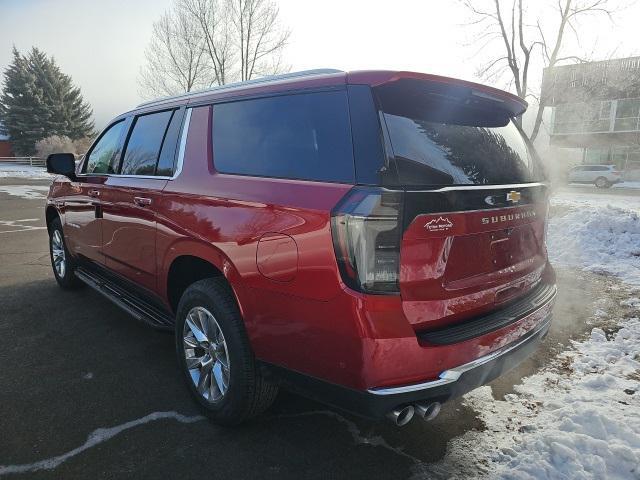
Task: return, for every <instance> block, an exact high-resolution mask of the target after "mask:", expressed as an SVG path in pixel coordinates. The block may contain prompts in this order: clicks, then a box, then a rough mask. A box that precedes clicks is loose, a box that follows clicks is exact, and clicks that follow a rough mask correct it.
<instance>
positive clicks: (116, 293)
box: [74, 267, 175, 330]
mask: <svg viewBox="0 0 640 480" xmlns="http://www.w3.org/2000/svg"><path fill="white" fill-rule="evenodd" d="M74 273H75V275H76V277H78V278H79V279H80V280H82V281H83V282H84V283H86V284H87V285H89V286H90V287H91V288H93V289H94V290H97V291H98V292H99V293H101V294H102V295H104V296H105V297H107V298H108V299H109V300H111V301H112V302H113V303H115V304H116V305H117V306H119V307H120V308H122V309H123V310H124V311H125V312H127V313H128V314H129V315H131V316H132V317H134V318H135V319H136V320H139V321H141V322H144V323H146V324H147V325H150V326H152V327H154V328H158V329H161V330H173V328H174V324H175V323H174V319H173V317H172V316H171V315H170V313H169V312H168V311H162V310H161V309H159V308H158V307H156V306H154V305H152V304H150V303H149V302H145V301H144V300H142V299H140V298H138V297H136V296H134V295H132V294H131V293H129V292H127V290H126V289H124V288H123V287H121V286H120V285H118V284H116V283H115V282H113V281H112V280H110V279H108V278H106V277H105V276H103V275H100V274H99V273H96V272H93V271H89V270H87V269H85V268H82V267H78V268H76V270H75V272H74Z"/></svg>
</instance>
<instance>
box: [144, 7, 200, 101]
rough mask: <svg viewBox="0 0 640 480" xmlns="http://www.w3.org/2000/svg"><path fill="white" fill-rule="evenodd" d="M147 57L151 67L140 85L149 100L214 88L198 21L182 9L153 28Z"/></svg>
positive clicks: (147, 64)
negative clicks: (206, 87)
mask: <svg viewBox="0 0 640 480" xmlns="http://www.w3.org/2000/svg"><path fill="white" fill-rule="evenodd" d="M145 56H146V60H147V63H146V65H145V66H144V67H143V68H142V69H141V72H140V82H139V84H140V89H141V92H140V93H141V94H142V95H143V96H145V97H149V96H161V95H174V94H176V93H181V92H189V91H191V90H194V89H197V88H202V87H205V86H209V85H210V84H211V64H210V62H209V58H208V56H207V48H206V41H205V38H204V36H203V32H202V30H201V28H200V25H199V24H198V23H197V22H195V21H194V17H193V16H191V15H189V14H188V12H186V11H184V10H183V9H181V8H174V9H173V10H170V11H167V12H165V13H164V14H163V15H162V16H161V17H160V19H159V20H158V21H156V22H155V23H154V24H153V34H152V37H151V41H150V43H149V45H148V46H147V49H146V51H145Z"/></svg>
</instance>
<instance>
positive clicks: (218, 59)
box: [177, 0, 236, 85]
mask: <svg viewBox="0 0 640 480" xmlns="http://www.w3.org/2000/svg"><path fill="white" fill-rule="evenodd" d="M223 1H224V3H221V1H220V0H179V3H178V7H177V8H178V9H180V10H181V11H183V12H184V13H185V14H187V15H189V17H190V18H191V20H192V21H193V23H194V24H195V25H197V27H198V28H199V30H200V33H201V35H202V37H203V39H204V46H205V51H206V53H207V56H208V58H209V62H210V65H211V66H212V72H213V78H212V79H211V81H210V84H217V85H224V84H225V83H227V81H228V79H229V78H230V77H231V76H232V72H231V71H230V69H231V68H233V64H234V61H235V59H236V55H235V52H234V51H233V42H232V32H231V22H230V18H229V8H228V7H227V3H228V2H226V0H223Z"/></svg>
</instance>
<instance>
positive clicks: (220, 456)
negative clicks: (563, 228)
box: [0, 178, 610, 479]
mask: <svg viewBox="0 0 640 480" xmlns="http://www.w3.org/2000/svg"><path fill="white" fill-rule="evenodd" d="M47 183H48V182H47V181H46V180H42V181H40V180H30V179H10V178H5V179H0V302H1V303H0V367H1V368H0V409H1V415H0V475H2V474H3V473H4V474H6V475H7V476H8V477H11V478H48V479H58V478H65V479H73V478H87V477H91V478H154V479H155V478H221V477H223V476H225V477H228V478H261V479H265V478H278V479H287V478H295V479H300V478H332V479H334V478H348V479H358V478H410V477H412V476H414V477H416V476H419V475H420V474H424V475H428V474H433V475H435V474H436V473H437V472H446V466H443V465H439V466H438V465H437V462H438V461H439V460H441V459H442V458H443V456H444V454H445V452H446V448H447V443H448V442H449V440H451V439H452V438H454V437H456V436H458V435H461V434H463V433H464V432H466V431H468V430H470V429H482V428H483V425H482V423H481V422H480V421H479V420H478V419H477V418H476V415H475V412H474V411H473V410H471V409H470V408H468V407H465V406H463V404H462V402H452V403H450V404H447V405H446V406H445V407H444V408H443V411H442V413H441V415H440V416H439V417H438V418H437V419H436V420H435V421H433V422H431V423H425V422H422V421H420V420H417V419H416V420H414V421H412V422H411V423H410V424H409V425H408V426H407V427H404V428H401V429H398V428H396V427H394V426H392V425H391V424H390V423H388V422H379V423H375V422H370V421H367V420H363V419H359V418H356V417H352V416H350V415H346V414H343V413H341V412H338V411H336V410H333V409H330V408H328V407H325V406H323V405H320V404H316V403H314V402H311V401H309V400H306V399H303V398H301V397H298V396H295V395H292V394H288V393H286V392H282V393H281V394H280V396H279V398H278V400H277V401H276V403H275V405H274V406H273V407H272V408H271V409H270V410H269V411H268V412H267V413H266V414H265V415H263V416H262V417H260V418H258V419H257V420H255V421H254V422H252V423H250V424H248V425H245V426H242V427H239V428H235V429H227V428H221V427H218V426H215V425H213V424H211V423H210V422H208V421H207V420H205V419H202V418H201V417H199V412H198V410H197V409H196V407H195V405H194V403H192V401H191V399H190V398H189V396H188V392H187V389H186V388H185V387H184V385H183V383H182V382H183V380H182V378H181V376H180V375H179V371H178V368H177V364H176V362H175V358H174V345H173V338H172V336H171V335H169V334H166V333H159V332H156V331H154V330H151V329H150V328H148V327H146V326H144V325H142V324H139V323H137V322H135V321H134V320H133V319H131V318H130V317H129V316H128V315H127V314H126V313H124V312H122V311H121V310H119V309H118V308H117V307H116V306H114V305H112V304H111V303H109V302H108V301H107V300H106V299H104V298H103V297H102V296H100V295H99V294H98V293H95V292H93V291H92V290H90V289H89V288H85V289H83V290H80V291H78V292H63V291H62V290H60V289H59V288H58V287H57V284H56V283H55V280H54V278H53V274H52V273H51V266H50V263H49V255H48V247H47V233H46V229H45V228H44V209H43V205H44V195H45V194H46V186H47ZM558 273H559V287H560V294H559V298H558V302H557V305H556V310H555V322H554V324H553V327H552V330H551V332H550V335H549V337H548V338H547V340H546V342H545V344H544V346H543V347H542V348H541V349H540V350H539V351H538V352H537V353H536V355H534V356H533V357H532V358H530V359H529V360H527V361H526V362H525V363H524V364H523V365H521V366H520V367H518V368H517V369H516V370H514V371H512V372H510V373H509V374H508V375H506V376H505V377H503V378H501V379H499V380H498V381H496V382H494V384H493V387H494V395H504V394H505V393H508V392H510V391H511V388H512V386H513V385H514V384H515V383H517V382H518V380H519V379H520V378H521V377H522V376H524V375H527V374H529V373H532V372H534V371H536V370H537V369H539V368H541V367H542V366H544V365H545V363H546V362H547V361H548V359H549V357H550V356H552V355H554V354H555V353H557V352H558V351H561V350H562V345H566V344H567V343H568V341H569V339H570V338H577V337H578V336H580V335H581V334H582V333H584V332H586V331H587V330H589V328H590V327H589V326H588V325H587V324H586V322H585V319H586V318H587V317H588V316H589V315H591V313H592V310H593V309H592V302H593V300H594V299H595V298H598V295H599V294H600V293H601V292H602V289H603V288H605V287H606V285H605V283H606V282H609V281H610V280H607V279H603V278H601V277H595V276H586V275H584V274H577V273H576V272H566V271H559V272H558ZM438 476H442V477H446V473H442V475H438Z"/></svg>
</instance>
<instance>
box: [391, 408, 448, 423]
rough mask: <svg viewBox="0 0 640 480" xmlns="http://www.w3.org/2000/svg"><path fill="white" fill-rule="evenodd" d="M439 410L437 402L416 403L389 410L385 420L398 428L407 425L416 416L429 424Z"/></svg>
mask: <svg viewBox="0 0 640 480" xmlns="http://www.w3.org/2000/svg"><path fill="white" fill-rule="evenodd" d="M440 408H441V404H440V403H439V402H432V403H416V404H414V405H406V406H404V407H399V408H396V409H394V410H391V411H390V412H389V413H387V418H388V419H389V420H391V421H392V422H393V423H394V424H395V425H396V426H398V427H402V426H404V425H406V424H407V423H409V422H410V421H411V419H412V418H413V416H414V415H418V416H419V417H421V418H422V419H423V420H424V421H425V422H429V421H431V420H433V419H434V418H436V417H437V416H438V414H439V413H440Z"/></svg>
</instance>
